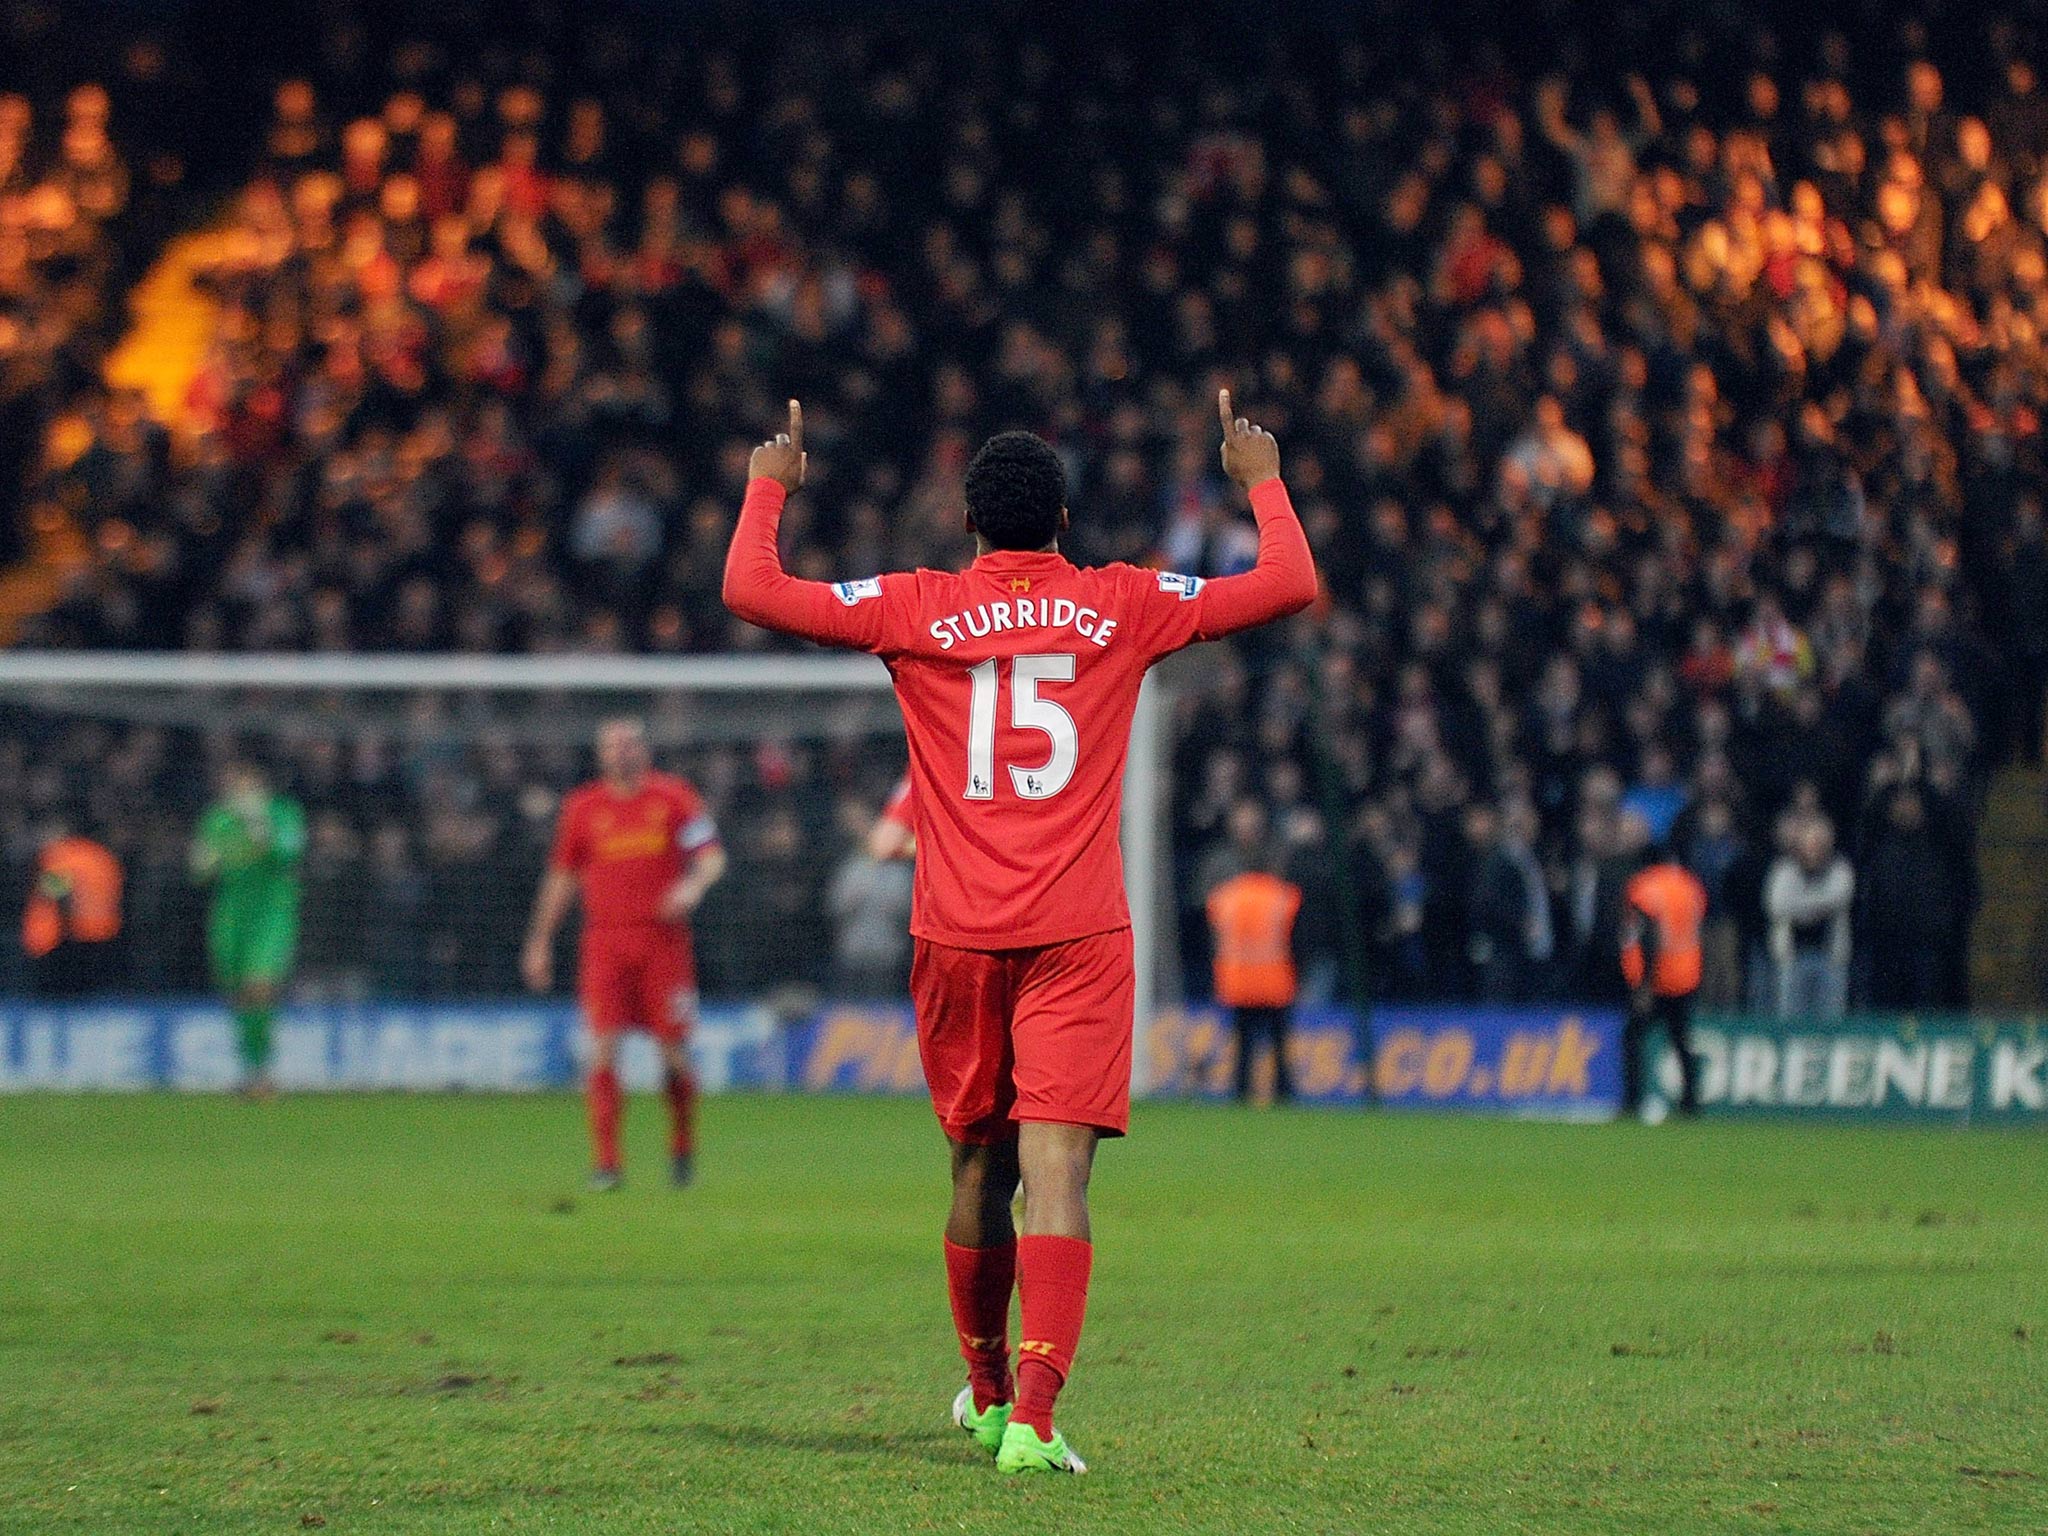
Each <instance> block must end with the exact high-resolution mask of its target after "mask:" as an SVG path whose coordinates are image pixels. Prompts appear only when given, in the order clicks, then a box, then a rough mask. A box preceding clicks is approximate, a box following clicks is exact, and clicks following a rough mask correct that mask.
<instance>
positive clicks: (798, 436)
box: [789, 400, 804, 448]
mask: <svg viewBox="0 0 2048 1536" xmlns="http://www.w3.org/2000/svg"><path fill="white" fill-rule="evenodd" d="M789 445H790V447H792V448H802V447H803V445H804V408H803V407H802V406H801V405H799V404H798V403H797V402H796V401H794V400H792V401H790V402H789Z"/></svg>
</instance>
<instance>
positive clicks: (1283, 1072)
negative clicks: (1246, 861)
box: [1207, 868, 1301, 1104]
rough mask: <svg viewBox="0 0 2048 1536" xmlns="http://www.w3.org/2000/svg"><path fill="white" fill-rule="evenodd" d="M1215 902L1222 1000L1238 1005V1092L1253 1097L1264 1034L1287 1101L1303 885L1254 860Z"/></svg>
mask: <svg viewBox="0 0 2048 1536" xmlns="http://www.w3.org/2000/svg"><path fill="white" fill-rule="evenodd" d="M1207 907H1208V912H1209V931H1210V934H1211V936H1212V937H1213V939H1214V943H1215V955H1216V962H1215V969H1216V1001H1217V1002H1219V1003H1221V1004H1222V1005H1223V1006H1224V1007H1226V1008H1228V1009H1229V1010H1230V1024H1231V1028H1232V1029H1234V1030H1235V1031H1236V1032H1237V1096H1238V1098H1240V1099H1249V1098H1250V1097H1251V1090H1252V1053H1253V1051H1254V1049H1255V1048H1256V1046H1257V1043H1258V1041H1259V1040H1260V1038H1261V1037H1263V1038H1265V1039H1267V1040H1270V1041H1271V1042H1272V1045H1273V1099H1274V1102H1276V1103H1283V1104H1284V1103H1285V1102H1286V1101H1287V1100H1289V1099H1291V1098H1293V1097H1294V1081H1293V1078H1292V1077H1291V1076H1290V1075H1289V1073H1288V1070H1287V1030H1288V1026H1289V1024H1290V1023H1292V1021H1293V1014H1294V997H1295V990H1296V981H1295V974H1294V918H1295V914H1297V913H1298V912H1300V911H1301V888H1300V887H1299V886H1295V885H1290V884H1288V883H1287V882H1286V881H1285V880H1282V879H1281V878H1280V877H1279V876H1277V875H1272V874H1268V873H1266V872H1265V871H1264V870H1261V869H1256V868H1254V869H1250V870H1247V871H1246V872H1245V873H1244V874H1241V875H1237V876H1235V877H1233V878H1231V879H1229V880H1226V881H1224V882H1223V883H1222V884H1221V885H1219V886H1217V887H1216V889H1215V890H1213V891H1211V892H1210V893H1209V900H1208V903H1207Z"/></svg>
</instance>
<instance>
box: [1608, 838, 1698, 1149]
mask: <svg viewBox="0 0 2048 1536" xmlns="http://www.w3.org/2000/svg"><path fill="white" fill-rule="evenodd" d="M1646 858H1647V860H1648V862H1647V863H1645V865H1644V866H1643V868H1642V869H1640V870H1638V871H1637V872H1636V874H1635V875H1634V877H1633V878H1631V879H1630V880H1629V882H1628V886H1627V889H1626V891H1625V892H1624V894H1623V898H1622V919H1621V974H1622V976H1623V978H1624V979H1625V980H1626V981H1627V982H1628V985H1629V1010H1628V1026H1627V1028H1626V1029H1625V1030H1623V1032H1622V1040H1621V1081H1622V1106H1623V1109H1624V1111H1625V1112H1628V1111H1633V1112H1635V1113H1641V1111H1642V1108H1643V1095H1644V1088H1645V1083H1644V1074H1643V1063H1642V1060H1641V1056H1642V1051H1643V1046H1644V1042H1645V1037H1646V1036H1647V1035H1648V1034H1649V1032H1650V1026H1651V1025H1653V1024H1662V1025H1663V1026H1664V1029H1665V1032H1666V1033H1667V1034H1669V1035H1670V1037H1671V1049H1672V1051H1673V1052H1674V1053H1675V1054H1676V1055H1677V1057H1678V1070H1679V1080H1680V1082H1681V1083H1682V1084H1683V1089H1682V1091H1681V1093H1680V1096H1679V1101H1678V1107H1679V1112H1680V1113H1682V1114H1687V1115H1690V1114H1695V1113H1697V1112H1698V1110H1699V1084H1698V1069H1697V1068H1696V1067H1695V1066H1694V1065H1693V1059H1692V1004H1693V999H1694V997H1696V996H1697V995H1698V993H1699V990H1700V972H1701V964H1702V956H1701V952H1700V929H1701V927H1702V925H1703V924H1704V923H1705V922H1706V919H1707V888H1706V887H1705V886H1704V885H1702V884H1700V881H1699V877H1698V876H1697V875H1695V874H1693V872H1692V871H1691V870H1689V869H1687V868H1686V867H1685V866H1684V865H1683V864H1680V863H1679V862H1678V861H1677V860H1676V859H1674V858H1672V857H1671V856H1670V855H1669V854H1668V853H1666V852H1664V851H1663V850H1661V849H1652V850H1651V851H1650V852H1649V853H1648V854H1647V855H1646Z"/></svg>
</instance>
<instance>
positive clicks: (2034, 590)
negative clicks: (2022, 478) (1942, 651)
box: [2005, 496, 2048, 763]
mask: <svg viewBox="0 0 2048 1536" xmlns="http://www.w3.org/2000/svg"><path fill="white" fill-rule="evenodd" d="M2005 573H2006V592H2005V609H2006V612H2007V613H2008V614H2010V615H2011V622H2012V641H2011V645H2012V650H2011V656H2010V663H2011V666H2012V669H2013V676H2012V699H2013V715H2012V742H2013V748H2014V751H2015V753H2016V755H2017V756H2018V757H2019V759H2020V761H2021V762H2025V763H2040V762H2042V761H2043V760H2044V754H2048V522H2044V520H2043V518H2042V515H2041V502H2040V498H2039V497H2038V496H2029V497H2026V498H2024V499H2022V500H2021V502H2020V504H2019V508H2018V511H2017V513H2016V515H2015V517H2014V525H2013V539H2012V548H2011V550H2010V552H2009V553H2008V554H2007V555H2006V559H2005Z"/></svg>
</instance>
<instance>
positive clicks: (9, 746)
mask: <svg viewBox="0 0 2048 1536" xmlns="http://www.w3.org/2000/svg"><path fill="white" fill-rule="evenodd" d="M615 716H630V717H634V718H637V719H640V720H643V721H644V722H645V723H646V726H647V731H648V735H649V739H650V742H651V744H652V747H653V750H654V756H655V761H656V764H657V766H658V767H661V768H664V769H667V770H670V771H674V772H679V773H682V774H684V775H685V776H687V777H688V778H690V779H691V780H692V781H693V782H694V783H695V784H697V786H698V787H699V788H700V789H701V790H702V791H703V793H704V795H705V797H706V799H707V800H708V801H709V803H710V805H711V807H712V810H713V813H714V814H715V815H716V817H717V818H718V820H719V823H720V829H721V834H722V836H723V838H724V840H725V843H726V846H727V849H728V851H729V854H730V857H731V868H730V872H729V873H728V874H727V876H726V878H725V880H724V881H723V882H722V883H721V884H720V885H719V886H718V888H717V889H716V890H714V891H713V893H712V894H711V896H710V897H709V898H708V899H707V901H706V902H705V904H704V906H703V908H702V909H701V911H700V912H699V914H698V916H697V920H696V923H695V933H696V941H697V953H698V966H699V972H700V981H701V985H702V990H703V993H704V996H705V999H706V1003H707V1005H708V1007H707V1012H709V1011H711V1010H713V1009H715V1008H716V1007H717V1006H719V1005H728V1006H730V1005H744V1006H746V1007H749V1008H752V1009H753V1010H755V1012H756V1014H757V1015H758V1014H760V1013H762V1012H763V1011H765V1012H767V1013H772V1014H774V1015H775V1016H776V1017H777V1018H779V1019H782V1020H784V1021H787V1020H789V1019H794V1018H797V1017H799V1016H803V1015H805V1014H807V1013H808V1014H809V1015H811V1016H813V1017H815V1016H816V1014H817V1013H818V1011H819V1010H820V1009H829V1008H830V1006H831V1005H833V1004H834V1003H838V1002H850V1001H855V1000H859V1001H864V1002H873V1001H876V1000H881V1001H887V1002H895V1003H900V1001H901V999H902V998H903V996H904V994H905V987H906V981H907V975H908V969H909V943H908V939H907V936H906V935H905V930H904V924H905V923H906V922H907V918H908V903H909V871H908V869H907V868H903V867H897V868H894V869H890V868H884V867H879V866H876V865H874V864H873V862H872V861H871V860H869V859H868V858H867V857H866V854H865V852H864V842H865V836H866V833H867V830H868V828H869V827H870V826H871V825H872V823H873V820H874V818H875V816H876V815H877V814H878V812H879V811H880V809H881V807H882V806H883V804H884V802H885V801H886V799H887V797H888V795H889V793H890V791H891V789H892V787H893V786H894V784H895V783H896V781H897V779H898V778H899V776H900V775H901V773H902V772H903V768H904V762H905V749H904V742H903V727H902V721H901V718H900V716H899V715H898V713H897V709H896V704H895V699H894V696H893V694H892V692H891V691H890V687H889V677H888V673H887V671H886V669H884V668H883V667H882V666H881V665H880V663H878V662H876V661H874V660H873V659H871V658H868V657H864V656H844V655H825V654H818V655H805V656H788V655H774V656H731V657H682V658H650V657H632V658H615V657H583V656H550V657H458V656H450V657H412V656H403V657H399V656H376V657H372V656H319V655H312V656H289V657H272V656H247V655H238V656H225V655H128V654H119V655H117V654H59V653H44V654H28V653H20V652H13V653H0V807H4V808H0V818H4V820H0V835H4V849H0V854H4V863H5V867H4V872H0V873H4V879H5V882H6V883H5V885H4V887H0V889H4V890H5V891H7V892H8V893H9V900H10V902H11V901H12V899H13V898H14V897H15V896H16V895H17V894H21V895H25V893H26V892H27V891H28V889H29V887H30V884H31V882H32V879H33V871H34V866H35V861H36V858H37V856H38V852H39V850H40V849H41V848H42V847H43V846H45V845H46V843H47V841H48V839H49V838H51V837H52V836H54V835H56V834H57V833H59V832H63V831H69V832H72V833H76V834H80V835H83V836H86V837H90V838H93V839H95V840H97V841H99V842H101V843H103V844H105V845H106V846H107V847H108V848H110V849H111V850H112V851H113V852H114V853H115V854H116V855H117V856H118V858H119V859H120V861H121V864H122V866H123V869H124V873H125V880H126V891H125V900H124V903H123V906H124V909H125V914H126V922H125V925H124V931H123V934H122V936H121V938H120V940H119V941H118V943H117V944H116V945H114V946H112V947H111V948H110V950H109V951H108V956H107V960H106V962H105V964H104V965H103V966H102V967H101V968H100V969H101V974H100V975H99V976H98V977H97V978H96V985H97V987H98V990H99V991H100V992H101V993H102V994H103V995H109V996H118V997H126V998H130V999H137V1000H144V1001H161V1000H171V999H202V998H204V997H205V995H206V993H207V989H208V978H207V973H206V963H205V947H204V922H205V903H206V894H205V892H204V891H203V890H202V889H201V888H200V887H199V886H198V885H197V884H195V882H194V881H193V879H192V877H191V874H190V872H189V866H188V858H189V850H190V847H191V841H192V835H193V829H194V825H195V823H196V821H197V819H198V817H199V815H200V813H201V812H202V810H203V809H204V807H205V806H206V804H207V803H208V802H209V801H210V799H211V798H212V797H213V796H214V795H215V793H216V792H217V789H218V779H219V774H220V770H221V768H222V767H223V765H225V764H226V763H227V762H229V761H230V760H234V759H238V758H239V759H246V760H249V761H253V762H254V763H256V764H258V765H259V766H261V767H262V768H263V770H264V771H265V773H266V774H267V776H268V777H269V779H270V781H271V783H272V784H273V786H274V787H275V788H277V789H278V790H280V791H282V792H284V793H286V794H288V795H290V796H291V797H292V798H294V799H295V800H297V801H298V802H299V803H300V805H301V806H302V807H303V808H304V811H305V815H306V822H307V830H308V844H307V851H306V855H305V859H304V863H303V883H302V898H301V916H300V943H299V956H298V967H297V971H296V975H295V979H294V983H293V991H292V999H293V1001H294V1002H295V1003H296V1004H298V1005H299V1006H300V1007H301V1009H308V1008H312V1009H317V1008H320V1007H329V1008H356V1009H358V1010H362V1009H367V1008H384V1009H386V1010H387V1011H388V1009H389V1008H390V1007H404V1006H412V1005H420V1006H426V1005H436V1004H451V1003H460V1004H465V1005H483V1004H491V1003H510V1002H511V1001H513V1000H515V999H520V998H522V997H523V996H524V993H523V989H522V987H521V983H520V978H519V970H518V958H519V947H520V939H521V937H522V934H523V931H524V927H525V924H526V921H527V915H528V911H529V906H530V903H531V900H532V897H533V893H534V888H535V885H536V883H537V881H538V880H539V878H540V875H541V872H542V869H543V867H544V865H545V861H546V857H547V852H548V847H549V842H550V838H551V835H552V832H553V828H554V822H555V815H556V812H557V810H558V808H559V805H560V801H561V797H562V795H563V793H564V792H565V791H566V790H567V789H568V788H570V787H571V786H572V785H574V784H576V783H578V782H581V781H582V780H584V779H586V778H588V777H590V775H591V774H592V772H593V771H594V770H593V763H592V754H591V742H592V738H593V736H594V734H595V731H596V728H597V726H598V725H599V723H600V722H602V721H604V720H606V719H609V718H612V717H615ZM1161 729H1162V727H1161V706H1160V703H1159V700H1158V697H1157V695H1156V693H1154V694H1150V695H1148V699H1147V701H1146V703H1145V705H1144V706H1143V707H1142V708H1141V711H1140V718H1139V724H1138V728H1137V730H1136V733H1135V737H1134V741H1133V751H1132V755H1131V767H1130V770H1129V776H1128V779H1127V785H1126V825H1125V829H1124V842H1125V857H1126V866H1127V871H1128V877H1129V880H1130V885H1131V897H1132V906H1133V917H1134V924H1135V926H1136V928H1137V934H1136V937H1137V940H1138V943H1137V952H1138V956H1139V972H1140V974H1139V993H1140V1009H1141V1013H1140V1016H1141V1017H1145V1016H1147V1015H1148V1014H1149V1011H1150V1006H1151V1000H1152V997H1153V996H1154V993H1155V986H1154V982H1155V977H1156V975H1157V972H1158V968H1159V967H1158V962H1159V959H1160V956H1161V953H1162V949H1163V948H1164V949H1166V950H1170V947H1171V944H1170V937H1169V938H1167V940H1166V942H1165V943H1164V945H1162V925H1161V923H1160V922H1159V921H1158V920H1157V919H1158V918H1159V917H1160V916H1161V915H1164V917H1165V919H1166V921H1167V922H1168V923H1170V921H1171V908H1170V894H1169V892H1168V891H1167V889H1166V885H1167V879H1166V876H1165V874H1164V873H1163V869H1162V862H1163V861H1162V848H1161V845H1162V843H1163V840H1164V833H1163V826H1164V786H1163V783H1162V777H1163V775H1164V773H1165V772H1166V771H1167V770H1166V762H1167V756H1168V754H1167V753H1166V752H1165V751H1164V750H1163V742H1162V740H1161ZM14 910H15V911H17V912H18V911H19V908H18V907H17V908H15V909H14ZM8 920H10V921H11V920H12V919H11V917H9V919H8ZM573 942H574V937H573V924H572V932H571V933H569V934H566V935H565V936H564V941H563V948H562V952H561V954H560V955H559V956H558V964H557V966H556V975H557V978H558V982H559V984H560V985H561V987H562V988H563V989H564V992H565V993H566V989H567V988H568V986H569V985H570V981H571V979H572V978H573V975H574V965H573V948H572V946H573ZM0 953H4V955H5V959H0V997H5V998H9V999H13V1000H16V1001H17V1002H19V1001H20V1000H22V999H26V998H32V997H34V996H35V995H36V993H37V991H38V987H39V982H38V977H37V975H36V974H35V967H34V965H33V964H32V962H31V961H29V960H28V958H27V957H26V956H25V955H24V954H23V951H22V946H20V945H18V944H13V943H9V944H6V945H4V946H0ZM1143 1036H1144V1032H1143V1031H1142V1030H1141V1031H1140V1032H1139V1038H1140V1041H1141V1042H1142V1040H1143ZM0 1044H4V1042H0ZM16 1044H17V1049H20V1048H21V1047H20V1043H19V1042H17V1043H16ZM1141 1048H1142V1045H1141ZM861 1070H867V1069H866V1068H862V1069H861ZM891 1070H892V1071H894V1072H895V1073H896V1075H897V1076H901V1070H900V1063H899V1064H897V1066H896V1067H894V1068H892V1069H891ZM1140 1081H1141V1082H1143V1081H1145V1079H1144V1077H1143V1075H1142V1073H1141V1075H1140Z"/></svg>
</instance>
